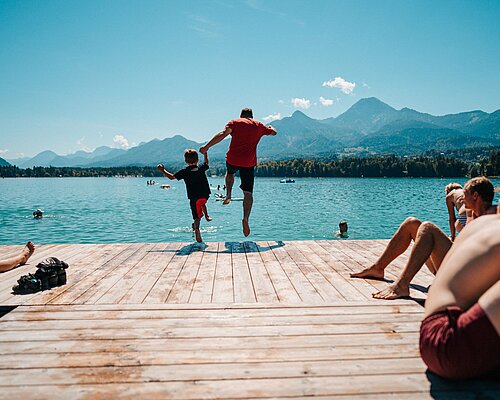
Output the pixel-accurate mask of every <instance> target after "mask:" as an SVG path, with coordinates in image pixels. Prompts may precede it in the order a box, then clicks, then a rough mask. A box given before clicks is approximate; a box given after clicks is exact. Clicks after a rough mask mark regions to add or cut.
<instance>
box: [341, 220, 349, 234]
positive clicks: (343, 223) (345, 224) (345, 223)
mask: <svg viewBox="0 0 500 400" xmlns="http://www.w3.org/2000/svg"><path fill="white" fill-rule="evenodd" d="M344 226H345V231H346V232H347V229H348V228H347V222H346V221H340V222H339V229H340V232H342V227H344Z"/></svg>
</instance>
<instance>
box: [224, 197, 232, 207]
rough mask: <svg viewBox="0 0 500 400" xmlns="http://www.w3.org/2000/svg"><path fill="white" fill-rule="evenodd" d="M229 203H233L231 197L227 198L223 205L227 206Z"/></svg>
mask: <svg viewBox="0 0 500 400" xmlns="http://www.w3.org/2000/svg"><path fill="white" fill-rule="evenodd" d="M229 203H231V197H226V198H225V199H224V201H223V202H222V205H224V206H227V205H228V204H229Z"/></svg>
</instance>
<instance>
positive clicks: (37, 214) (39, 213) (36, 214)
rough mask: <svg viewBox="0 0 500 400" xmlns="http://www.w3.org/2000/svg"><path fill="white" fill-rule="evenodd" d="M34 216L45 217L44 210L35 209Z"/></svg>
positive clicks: (36, 217) (37, 217)
mask: <svg viewBox="0 0 500 400" xmlns="http://www.w3.org/2000/svg"><path fill="white" fill-rule="evenodd" d="M33 218H35V219H41V218H43V210H40V209H39V208H37V209H36V210H35V211H33Z"/></svg>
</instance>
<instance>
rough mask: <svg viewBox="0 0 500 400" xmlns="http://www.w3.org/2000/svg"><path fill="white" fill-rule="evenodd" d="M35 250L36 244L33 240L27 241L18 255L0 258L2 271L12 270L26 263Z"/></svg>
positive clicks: (0, 270)
mask: <svg viewBox="0 0 500 400" xmlns="http://www.w3.org/2000/svg"><path fill="white" fill-rule="evenodd" d="M34 252H35V245H34V244H33V242H28V243H26V246H25V247H24V249H23V250H22V251H21V253H19V254H18V255H17V256H14V257H11V258H7V259H5V260H0V272H6V271H10V270H11V269H14V268H16V267H18V266H20V265H24V264H26V263H27V262H28V260H29V258H30V257H31V256H32V254H33V253H34Z"/></svg>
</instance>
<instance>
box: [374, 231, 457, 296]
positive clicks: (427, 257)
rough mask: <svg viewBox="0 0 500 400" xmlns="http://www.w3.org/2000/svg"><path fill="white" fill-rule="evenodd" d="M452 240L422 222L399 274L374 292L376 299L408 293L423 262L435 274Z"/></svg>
mask: <svg viewBox="0 0 500 400" xmlns="http://www.w3.org/2000/svg"><path fill="white" fill-rule="evenodd" d="M452 244H453V242H452V241H451V240H450V239H449V238H448V236H446V234H445V233H444V232H443V231H442V230H441V229H439V228H438V227H437V226H436V225H434V224H433V223H431V222H422V223H421V224H420V227H419V228H418V231H417V236H416V238H415V245H414V246H413V248H412V249H411V253H410V257H409V258H408V262H407V264H406V266H405V269H404V270H403V273H402V274H401V276H400V277H399V278H398V279H397V280H396V282H394V283H393V284H392V285H389V286H388V287H387V288H386V289H384V290H381V291H380V292H377V293H374V294H373V297H375V298H376V299H385V300H393V299H397V298H400V297H407V296H409V295H410V282H411V280H412V279H413V277H414V276H415V275H416V274H417V272H418V271H420V269H421V268H422V266H423V265H424V263H427V266H428V267H429V269H430V270H431V272H432V273H433V274H436V272H437V270H438V269H439V266H440V265H441V263H442V262H443V259H444V257H445V255H446V253H448V251H449V250H450V248H451V245H452Z"/></svg>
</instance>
